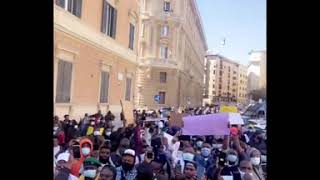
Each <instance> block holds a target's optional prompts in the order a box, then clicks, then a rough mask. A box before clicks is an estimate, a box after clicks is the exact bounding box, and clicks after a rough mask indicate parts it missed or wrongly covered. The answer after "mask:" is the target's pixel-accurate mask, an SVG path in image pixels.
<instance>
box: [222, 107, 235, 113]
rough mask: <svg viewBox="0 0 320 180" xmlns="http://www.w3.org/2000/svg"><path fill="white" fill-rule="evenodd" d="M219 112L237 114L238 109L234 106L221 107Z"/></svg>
mask: <svg viewBox="0 0 320 180" xmlns="http://www.w3.org/2000/svg"><path fill="white" fill-rule="evenodd" d="M220 112H230V113H237V112H238V108H237V107H236V106H221V107H220Z"/></svg>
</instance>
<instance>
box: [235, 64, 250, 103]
mask: <svg viewBox="0 0 320 180" xmlns="http://www.w3.org/2000/svg"><path fill="white" fill-rule="evenodd" d="M247 71H248V69H247V67H246V66H244V65H241V64H240V65H239V70H238V96H237V101H238V102H240V103H247V100H248V92H247V84H248V77H247Z"/></svg>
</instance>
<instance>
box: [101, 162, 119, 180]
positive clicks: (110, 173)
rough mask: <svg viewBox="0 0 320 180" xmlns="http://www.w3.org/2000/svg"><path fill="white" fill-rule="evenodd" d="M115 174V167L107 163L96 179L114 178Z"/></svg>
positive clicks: (106, 179)
mask: <svg viewBox="0 0 320 180" xmlns="http://www.w3.org/2000/svg"><path fill="white" fill-rule="evenodd" d="M116 174H117V170H116V168H115V167H113V166H111V165H109V164H107V165H104V166H103V167H102V169H101V171H100V174H99V179H98V180H115V179H116Z"/></svg>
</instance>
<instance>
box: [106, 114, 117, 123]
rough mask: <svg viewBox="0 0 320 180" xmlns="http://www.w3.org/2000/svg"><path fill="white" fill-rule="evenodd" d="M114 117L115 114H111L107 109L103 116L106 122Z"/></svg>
mask: <svg viewBox="0 0 320 180" xmlns="http://www.w3.org/2000/svg"><path fill="white" fill-rule="evenodd" d="M114 119H115V116H114V115H113V114H112V112H111V111H108V112H107V114H106V116H105V120H106V122H110V121H113V120H114Z"/></svg>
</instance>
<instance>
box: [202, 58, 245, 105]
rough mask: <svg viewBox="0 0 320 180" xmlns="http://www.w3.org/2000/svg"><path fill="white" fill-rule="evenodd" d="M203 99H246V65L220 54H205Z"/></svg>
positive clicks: (209, 100)
mask: <svg viewBox="0 0 320 180" xmlns="http://www.w3.org/2000/svg"><path fill="white" fill-rule="evenodd" d="M205 62H206V68H205V69H206V76H205V77H206V78H205V85H206V88H205V97H204V101H205V103H208V104H214V103H215V102H240V103H244V102H246V99H247V93H246V89H247V87H246V84H247V83H246V81H247V78H246V74H247V73H246V67H245V66H243V65H240V64H239V63H237V62H234V61H232V60H230V59H228V58H226V57H223V56H221V55H213V54H207V55H206V60H205Z"/></svg>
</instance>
